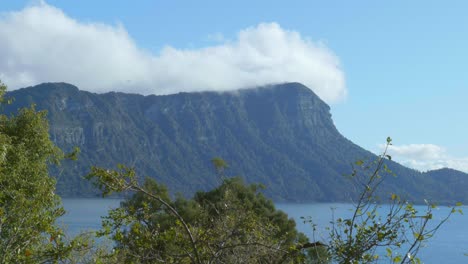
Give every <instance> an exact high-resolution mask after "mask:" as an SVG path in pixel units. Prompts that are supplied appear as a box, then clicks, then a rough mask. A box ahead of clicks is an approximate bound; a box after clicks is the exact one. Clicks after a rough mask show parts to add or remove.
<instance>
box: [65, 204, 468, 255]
mask: <svg viewBox="0 0 468 264" xmlns="http://www.w3.org/2000/svg"><path fill="white" fill-rule="evenodd" d="M119 203H120V200H119V199H63V205H64V207H65V210H66V211H67V214H66V215H64V216H63V217H62V218H60V220H59V223H60V224H62V225H63V226H64V227H65V229H66V230H67V232H68V234H70V235H76V234H78V233H79V232H80V231H87V230H88V231H89V230H97V229H99V228H100V226H101V216H104V215H106V214H107V211H108V210H109V209H110V208H115V207H118V206H119ZM276 206H277V208H278V209H280V210H282V211H284V212H286V213H287V214H288V215H289V216H290V217H292V218H294V219H295V220H296V223H297V227H298V229H299V231H301V232H303V233H305V234H306V235H308V236H309V237H312V236H314V237H315V240H321V241H326V237H327V231H326V229H325V228H326V227H327V226H330V223H329V222H330V220H331V216H332V208H334V209H333V211H334V215H335V218H338V217H349V216H350V214H351V209H352V205H350V204H333V203H317V204H291V203H278V204H276ZM424 208H425V207H423V206H421V207H419V206H417V209H420V210H422V209H424ZM383 209H385V206H384V208H383ZM449 210H450V209H449V208H447V207H440V208H438V209H436V210H435V211H434V221H437V220H440V219H442V218H443V217H444V216H445V215H446V214H447V213H448V212H449ZM465 210H466V209H465ZM301 217H311V220H312V221H313V223H314V224H315V225H316V226H317V231H316V232H315V234H313V232H312V228H311V225H310V224H309V223H304V221H303V220H302V219H301ZM466 220H467V219H466V217H465V216H463V215H460V214H454V215H452V216H451V218H450V219H449V221H448V222H446V223H445V224H444V225H443V226H442V227H441V228H440V230H439V231H438V232H437V233H436V234H435V236H434V237H433V238H432V239H431V240H429V243H428V245H427V246H426V247H424V248H422V249H421V251H420V253H419V257H420V258H421V260H423V262H424V263H429V264H430V263H435V264H437V263H468V256H465V255H464V253H468V224H467V221H466Z"/></svg>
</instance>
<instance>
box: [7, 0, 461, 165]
mask: <svg viewBox="0 0 468 264" xmlns="http://www.w3.org/2000/svg"><path fill="white" fill-rule="evenodd" d="M32 6H33V7H36V8H37V10H36V11H37V14H36V16H26V15H24V13H25V12H26V11H25V10H26V9H27V8H31V7H32ZM466 10H468V3H466V2H464V1H444V2H442V1H392V2H389V1H387V2H384V1H288V2H286V1H229V2H228V1H147V0H143V1H91V0H81V1H65V0H62V1H52V0H49V1H47V3H45V2H40V1H21V0H15V1H9V0H3V1H2V2H1V3H0V12H2V17H0V38H3V39H8V40H10V39H11V43H17V42H15V40H18V39H20V40H21V42H20V43H22V44H17V45H20V46H21V50H19V49H16V48H15V49H13V48H12V47H9V48H6V47H2V49H3V50H4V52H3V53H2V52H0V60H3V63H4V65H3V66H2V65H1V64H2V62H0V77H1V78H2V80H3V81H5V82H7V84H9V85H10V86H11V87H12V88H18V87H21V86H22V84H29V83H33V82H40V81H46V80H44V79H41V78H39V77H37V76H49V77H48V78H49V79H50V80H49V79H47V80H49V81H57V80H59V78H61V76H63V79H64V80H65V81H68V80H75V79H78V80H84V79H85V78H86V77H84V76H87V75H86V72H85V71H84V72H83V73H81V74H82V75H83V76H80V71H81V70H82V69H76V68H70V69H69V70H68V71H66V72H63V73H61V72H60V65H59V66H57V68H50V69H49V70H48V71H47V69H44V68H47V67H48V66H47V67H46V66H44V65H42V64H41V62H42V63H48V64H53V63H52V62H50V63H49V62H48V59H49V58H43V57H40V55H38V54H36V53H34V52H32V51H31V50H32V49H33V47H32V45H36V46H40V47H41V48H42V50H49V51H50V50H54V49H53V47H52V46H54V45H55V44H54V43H57V47H67V46H66V43H62V44H61V41H62V40H63V39H69V40H70V41H73V42H74V43H76V42H79V41H83V43H84V44H83V46H85V47H86V49H87V50H90V53H91V54H92V55H89V57H96V58H99V56H100V53H106V52H108V53H109V56H111V55H112V52H111V50H113V49H115V50H120V49H125V50H127V51H128V53H125V54H124V55H122V54H120V53H119V54H118V55H115V56H112V58H111V59H109V57H103V59H100V62H102V63H108V64H114V65H115V64H119V63H120V62H122V61H126V60H127V61H128V65H135V66H134V67H133V68H125V67H123V66H122V67H114V68H106V67H104V66H103V67H98V68H99V69H98V70H101V71H102V72H99V71H98V70H96V69H93V68H92V65H96V64H93V63H91V62H90V60H85V61H83V63H84V64H86V63H90V65H91V66H88V68H89V69H90V70H93V71H97V72H99V73H100V76H103V75H106V76H116V77H115V78H117V77H118V76H119V74H121V73H122V72H123V71H125V72H127V71H133V70H134V71H135V73H134V75H130V77H128V79H131V80H129V81H132V82H136V83H135V85H134V87H132V85H127V84H125V85H126V86H125V85H124V84H122V85H123V86H125V87H123V86H122V88H121V89H122V90H124V91H133V90H132V89H135V90H134V91H135V92H143V93H152V92H153V90H150V89H149V90H141V91H140V90H138V89H137V88H135V87H137V86H139V87H141V86H144V85H145V84H147V85H149V86H151V85H154V86H163V85H167V86H168V87H171V85H172V86H177V87H183V89H182V90H185V91H190V90H191V89H194V90H196V89H195V88H193V87H191V86H190V84H189V83H183V82H177V81H176V80H174V78H169V77H168V78H163V77H161V76H159V77H158V78H157V80H156V81H155V80H154V79H151V78H147V75H151V74H152V73H153V71H159V75H163V74H164V73H167V74H168V75H171V74H174V75H177V74H180V72H181V71H182V70H181V69H180V68H183V67H185V66H186V65H187V64H190V65H195V66H194V67H193V68H196V69H198V68H203V67H204V62H203V61H202V60H203V58H204V57H205V56H207V57H208V58H209V59H210V62H211V63H212V64H211V66H210V67H213V66H212V65H220V67H221V68H223V69H225V71H224V72H223V73H225V74H218V75H220V76H222V77H223V78H221V77H219V78H217V79H216V78H214V76H213V75H210V74H209V70H207V71H205V72H204V71H202V70H200V71H194V73H193V74H192V75H187V76H185V75H184V79H187V80H190V83H197V82H199V83H200V86H203V85H205V86H206V87H211V86H212V88H210V89H211V90H213V89H214V90H215V89H216V87H221V88H220V89H222V90H229V89H232V88H233V87H230V86H229V85H225V83H231V84H232V85H239V86H248V85H250V84H252V85H255V84H261V83H262V82H266V80H269V78H271V80H272V81H275V80H276V79H275V78H279V79H278V80H282V79H281V78H286V77H285V76H291V78H297V79H298V81H302V82H305V83H306V84H308V85H309V86H313V87H311V88H313V89H314V91H316V92H317V93H318V94H319V95H320V96H321V97H323V98H325V100H326V101H327V102H328V103H329V104H330V105H331V108H332V114H333V119H334V121H335V124H336V126H337V127H338V129H339V130H340V132H342V134H343V135H345V136H346V137H348V138H349V139H351V140H352V141H353V142H355V143H357V144H358V145H361V146H363V147H365V148H367V149H369V150H371V151H374V152H378V151H379V144H381V143H384V142H385V139H386V137H387V136H391V137H392V138H393V139H394V143H395V147H394V149H392V152H393V155H394V156H395V158H396V159H397V160H399V161H401V162H402V163H404V164H406V165H409V166H413V167H414V168H417V169H421V170H425V169H431V168H438V167H443V166H449V167H453V168H457V169H461V170H464V171H468V137H467V135H468V122H467V121H466V117H465V116H466V115H467V114H468V104H467V103H465V101H466V100H467V99H468V75H467V74H465V71H466V69H467V67H466V62H467V59H468V52H467V51H466V47H468V16H466ZM12 14H17V15H16V16H15V17H16V18H12V17H13V15H12ZM21 19H23V20H25V21H26V20H28V19H30V20H28V21H30V22H31V23H36V24H37V23H43V22H44V21H48V22H47V23H46V22H44V25H42V26H41V28H40V29H41V30H36V31H34V32H31V33H28V31H27V30H29V27H25V26H24V25H22V22H21V21H20V20H21ZM54 23H55V24H54ZM20 24H21V25H22V26H21V32H23V34H24V36H23V35H21V34H20V33H18V32H20V30H17V31H14V30H11V29H14V28H15V27H16V26H18V27H20ZM56 24H60V25H63V29H62V28H60V26H57V27H54V28H53V29H49V27H50V26H51V25H56ZM74 30H76V31H74ZM50 32H55V33H54V34H52V33H50ZM57 32H58V33H57ZM64 32H76V35H74V36H73V37H70V36H65V37H63V36H62V35H61V34H65V33H64ZM242 32H243V33H242ZM80 34H81V35H82V38H80ZM96 35H97V36H96ZM99 35H101V36H105V37H103V38H104V39H111V40H113V39H114V38H115V39H116V40H115V41H114V42H112V41H109V43H114V44H115V45H114V44H113V45H111V46H112V47H105V46H104V47H102V45H104V44H103V42H105V41H102V39H100V38H99ZM20 36H22V38H20ZM25 36H26V37H25ZM44 36H45V37H47V38H53V39H54V41H55V42H52V44H51V42H47V41H43V40H41V39H43V38H45V37H44ZM90 36H91V37H90ZM93 36H95V37H93ZM241 36H244V38H245V40H243V41H242V40H240V39H241V38H242V37H241ZM55 38H56V39H55ZM269 40H270V41H269ZM18 41H19V40H18ZM94 41H95V42H96V43H95V46H99V45H101V46H100V47H98V48H96V51H95V53H92V51H93V49H94V46H93V45H94ZM62 42H63V41H62ZM98 42H99V43H98ZM265 42H266V43H265ZM272 43H273V44H272ZM276 43H279V44H277V45H278V46H275V45H276ZM1 45H2V44H0V47H1ZM11 46H14V45H11ZM122 47H123V48H122ZM213 47H214V48H213ZM245 47H253V48H254V49H257V50H259V52H260V53H261V54H263V53H265V54H266V59H267V60H264V59H262V62H259V61H258V60H257V59H256V57H255V58H252V56H258V54H257V53H250V52H245V50H244V49H245ZM275 48H278V53H279V54H282V55H281V56H283V57H281V60H280V59H278V58H276V57H275V56H276V54H275ZM262 49H264V50H262ZM272 49H273V50H272ZM18 50H19V51H18ZM283 50H284V52H282V51H283ZM79 52H82V51H79V50H69V51H67V54H66V55H64V56H61V54H60V53H57V54H58V55H56V53H55V52H52V53H51V54H52V55H54V54H55V55H54V56H56V57H58V58H59V59H62V60H63V61H64V62H67V59H68V60H77V58H74V57H73V56H71V55H70V56H69V54H79ZM42 53H44V52H42ZM12 54H13V55H12ZM45 54H47V52H45ZM252 54H253V55H252ZM288 54H290V55H291V56H293V57H300V58H293V59H291V58H284V56H287V55H288ZM52 55H51V56H52ZM301 55H304V56H302V57H301ZM28 56H30V57H28ZM77 56H78V55H77ZM79 56H81V57H82V56H83V55H79ZM249 56H250V57H249ZM2 57H3V59H2ZM117 57H118V58H117ZM120 57H123V58H120ZM244 57H245V60H244ZM28 59H30V61H31V63H25V62H24V61H25V60H26V61H28ZM78 59H79V58H78ZM119 59H121V60H119ZM155 60H157V61H158V62H157V63H156V64H155V63H154V61H155ZM220 60H227V61H229V63H224V62H220ZM5 61H7V62H8V63H6V62H5ZM18 61H21V63H19V62H18ZM141 61H145V62H144V63H142V62H141ZM171 61H176V63H173V64H171ZM265 61H267V62H268V61H271V62H272V64H274V65H276V66H275V67H272V69H266V70H265V68H268V67H266V65H265V63H266V62H265ZM282 61H286V62H288V65H292V66H291V67H288V68H287V69H284V68H282V67H281V62H282ZM188 62H190V63H188ZM147 64H151V65H153V66H148V67H147V66H146V65H147ZM11 65H13V66H11ZM128 65H127V67H128ZM233 65H234V66H233ZM235 65H241V66H242V69H241V70H239V69H237V68H235V67H236V66H235ZM96 67H97V66H96ZM171 67H173V68H174V69H172V68H171ZM247 67H252V69H253V70H252V71H253V72H254V73H255V74H254V76H257V75H258V76H259V78H258V80H255V79H254V77H252V76H251V75H249V74H248V73H246V72H245V69H246V68H247ZM85 68H86V67H85ZM161 68H163V69H164V70H166V68H169V69H172V70H173V72H169V70H167V71H168V72H165V71H164V72H161ZM257 68H261V69H262V72H261V74H258V73H257V72H255V70H256V69H257ZM188 69H190V68H188ZM207 69H209V67H208V68H207ZM283 70H284V71H283ZM2 71H3V73H2ZM15 71H16V72H15ZM18 72H19V73H18ZM185 72H186V71H184V73H183V74H186V73H185ZM20 73H21V74H20ZM204 73H206V74H205V75H204ZM231 73H232V74H231ZM308 75H310V76H308ZM224 76H226V77H224ZM229 76H233V77H231V78H230V77H229ZM322 76H325V77H323V78H322ZM125 77H126V76H125ZM43 78H46V77H43ZM126 78H127V77H126ZM89 79H90V81H94V79H93V78H92V77H89ZM199 79H216V80H215V81H213V82H212V83H206V80H199ZM137 80H138V81H137ZM140 80H145V81H146V82H143V81H142V82H139V81H140ZM113 81H114V82H113ZM276 81H277V80H276ZM76 82H80V81H76ZM96 83H99V84H100V85H101V86H99V85H97V86H99V87H97V86H96V87H91V86H92V85H90V84H87V83H86V82H84V81H83V83H78V85H79V86H80V88H82V89H88V90H92V91H96V92H100V91H106V90H108V89H109V88H108V87H109V86H112V85H114V86H113V87H117V86H118V85H116V84H115V83H116V82H115V80H113V79H105V80H97V81H96ZM117 83H118V82H117ZM120 83H124V81H120ZM80 84H81V85H80ZM210 85H211V86H210ZM171 92H177V91H172V90H170V89H169V88H167V89H162V88H161V90H159V91H158V92H155V93H171Z"/></svg>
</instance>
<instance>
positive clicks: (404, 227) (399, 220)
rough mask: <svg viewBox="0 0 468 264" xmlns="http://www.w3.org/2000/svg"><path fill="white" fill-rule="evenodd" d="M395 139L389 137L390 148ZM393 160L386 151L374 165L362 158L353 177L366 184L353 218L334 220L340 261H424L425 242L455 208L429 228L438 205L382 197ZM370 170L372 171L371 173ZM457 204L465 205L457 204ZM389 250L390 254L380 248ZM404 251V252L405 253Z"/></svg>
mask: <svg viewBox="0 0 468 264" xmlns="http://www.w3.org/2000/svg"><path fill="white" fill-rule="evenodd" d="M389 145H391V139H390V138H387V148H388V146H389ZM386 159H391V157H389V156H388V155H387V154H386V150H385V151H384V153H383V154H382V155H380V156H379V158H378V160H377V161H376V162H375V163H372V164H365V163H364V162H363V161H358V162H356V163H355V165H357V166H358V168H356V169H355V170H354V171H353V173H352V175H351V176H352V179H353V180H355V182H356V183H357V184H358V186H362V187H360V188H362V191H361V194H360V196H359V198H358V200H357V202H356V205H355V210H354V213H353V216H352V217H351V218H346V219H342V218H338V219H334V220H333V221H332V224H333V226H332V229H331V233H330V238H331V239H330V242H329V248H328V249H329V254H330V255H331V256H332V258H333V260H334V261H336V262H337V263H343V264H348V263H375V262H381V261H382V259H383V258H388V259H389V261H390V263H420V260H419V259H418V258H417V254H418V252H419V249H420V247H421V245H422V244H423V243H425V242H426V241H427V240H429V239H430V238H431V237H432V236H433V235H434V233H435V232H436V231H437V230H438V229H439V227H440V226H441V225H442V224H443V223H444V222H445V221H447V219H448V218H449V217H450V215H451V214H453V213H455V212H460V213H461V210H460V209H457V208H453V210H452V211H451V212H450V213H449V214H448V215H447V216H446V217H445V218H444V219H442V220H441V221H440V222H439V223H438V224H437V225H435V227H429V225H428V223H429V222H430V221H431V220H432V210H434V208H436V206H435V205H433V204H429V203H427V207H426V210H424V211H418V210H417V209H416V208H415V207H414V206H413V204H411V203H409V202H405V201H404V200H402V199H401V198H400V197H399V196H398V195H396V194H394V193H392V194H389V199H388V200H381V199H380V198H379V197H378V196H377V195H376V193H377V192H376V191H377V189H378V188H379V186H380V185H381V184H382V182H383V181H384V179H385V178H386V177H389V176H391V172H390V171H389V170H388V168H387V167H386V165H385V160H386ZM369 171H370V174H369V173H368V172H369ZM382 202H385V203H387V204H388V207H389V209H388V211H387V212H385V213H383V214H382V213H380V214H379V212H381V210H379V208H380V205H379V204H380V203H382ZM457 206H461V204H458V203H457ZM379 249H380V251H382V249H385V252H386V255H384V256H382V255H381V253H380V251H379ZM399 252H400V253H399ZM401 252H403V253H401Z"/></svg>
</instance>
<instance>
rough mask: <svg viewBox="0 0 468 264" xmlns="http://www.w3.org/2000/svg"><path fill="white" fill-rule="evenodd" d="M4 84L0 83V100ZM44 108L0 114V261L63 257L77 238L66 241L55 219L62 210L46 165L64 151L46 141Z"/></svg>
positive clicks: (47, 259) (68, 252) (4, 87)
mask: <svg viewBox="0 0 468 264" xmlns="http://www.w3.org/2000/svg"><path fill="white" fill-rule="evenodd" d="M5 91H6V86H5V85H3V84H1V83H0V104H1V105H2V106H4V104H5V103H8V102H9V101H10V100H8V99H5V98H4V95H5ZM48 128H49V127H48V122H47V119H46V113H45V112H37V111H36V110H35V108H34V106H32V107H30V108H24V109H21V110H20V111H19V113H18V114H17V115H16V116H7V115H4V114H1V115H0V190H1V192H0V263H43V262H52V261H58V260H61V259H65V258H66V257H67V256H68V255H69V254H70V253H71V252H72V251H73V250H74V249H75V248H78V247H80V248H81V247H82V246H83V245H81V244H78V243H79V241H78V240H74V241H67V240H66V238H65V236H64V234H63V232H62V230H61V229H60V228H58V227H57V226H56V225H55V224H54V223H55V220H56V219H57V218H58V217H60V216H62V215H63V214H64V209H63V208H62V206H61V201H60V198H59V196H57V195H56V194H55V180H54V179H53V178H51V177H49V175H48V166H49V165H50V164H58V163H59V161H60V160H61V159H62V158H63V156H64V155H63V153H62V152H61V151H60V150H59V149H58V148H57V147H56V146H55V145H54V144H53V143H52V141H51V140H50V139H49V133H48V132H49V131H48Z"/></svg>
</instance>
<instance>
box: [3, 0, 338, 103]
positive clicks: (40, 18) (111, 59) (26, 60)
mask: <svg viewBox="0 0 468 264" xmlns="http://www.w3.org/2000/svg"><path fill="white" fill-rule="evenodd" d="M217 36H218V37H219V36H221V35H219V34H217ZM0 39H1V40H2V41H0V79H2V80H3V81H4V82H5V83H6V84H8V85H9V86H10V88H14V89H16V88H20V87H24V86H28V85H34V84H37V83H40V82H53V81H64V82H70V83H73V84H75V85H77V86H79V87H80V88H82V89H85V90H89V91H94V92H106V91H111V90H113V91H126V92H134V93H143V94H170V93H176V92H180V91H201V90H215V91H226V90H233V89H239V88H246V87H252V86H257V85H264V84H269V83H280V82H288V81H294V82H301V83H303V84H305V85H306V86H308V87H310V88H311V89H312V90H314V91H315V92H316V93H317V94H318V95H319V96H320V97H321V98H322V99H324V100H325V101H326V102H328V103H333V102H338V101H340V100H342V99H343V98H345V97H346V93H347V91H346V87H345V78H344V73H343V71H342V70H341V67H340V61H339V59H338V58H337V57H336V56H335V55H334V54H333V52H332V51H330V50H329V49H328V48H327V47H325V45H323V44H322V43H319V42H313V41H311V40H310V39H308V38H305V37H303V36H301V35H300V34H299V33H298V32H295V31H290V30H285V29H283V28H281V27H280V26H279V25H278V24H276V23H263V24H259V25H257V26H255V27H250V28H247V29H244V30H241V31H240V32H239V33H238V36H237V39H235V40H233V41H227V40H225V39H224V38H221V37H219V38H218V40H219V41H221V43H219V44H217V45H215V46H210V47H206V48H200V49H183V50H181V49H176V48H173V47H171V46H166V47H165V48H163V49H162V50H161V51H160V53H159V54H157V55H156V54H150V53H148V52H146V51H144V50H142V49H140V48H139V47H137V45H136V44H135V42H134V41H133V40H132V38H131V37H130V36H129V34H128V33H127V32H126V30H125V29H124V27H123V26H121V25H117V26H113V25H106V24H102V23H84V22H80V21H77V20H75V19H72V18H70V17H68V16H67V15H66V14H64V13H63V12H62V11H61V10H60V9H57V8H55V7H53V6H50V5H47V4H45V3H43V2H42V3H40V4H37V5H35V6H29V7H26V8H24V9H23V10H21V11H19V12H11V13H6V14H3V15H2V16H1V18H0Z"/></svg>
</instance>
